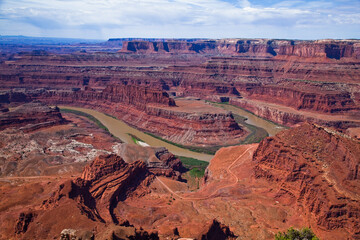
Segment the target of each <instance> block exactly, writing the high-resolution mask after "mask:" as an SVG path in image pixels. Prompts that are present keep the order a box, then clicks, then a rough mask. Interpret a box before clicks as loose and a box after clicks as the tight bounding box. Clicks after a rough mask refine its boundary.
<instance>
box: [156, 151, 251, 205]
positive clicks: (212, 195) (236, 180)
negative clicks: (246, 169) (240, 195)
mask: <svg viewBox="0 0 360 240" xmlns="http://www.w3.org/2000/svg"><path fill="white" fill-rule="evenodd" d="M253 148H255V146H251V147H249V148H248V149H247V150H246V151H245V152H243V153H242V154H241V155H240V156H239V157H237V158H236V159H235V160H234V161H233V162H232V163H231V164H230V165H229V166H228V167H227V169H226V171H227V172H228V173H229V174H230V175H232V176H233V177H234V179H235V182H234V183H232V184H229V185H225V186H222V187H219V188H217V189H215V190H214V191H213V192H212V193H211V194H210V195H208V196H207V197H199V198H192V197H183V196H181V195H179V194H177V193H176V192H174V191H173V190H172V189H171V188H170V187H169V186H167V185H166V184H165V183H164V182H163V181H162V180H161V179H160V178H158V177H156V180H158V181H159V182H160V183H161V184H162V185H163V186H164V187H165V188H166V189H167V190H168V191H169V192H170V193H172V194H173V196H175V197H177V198H179V199H182V200H190V201H192V200H206V199H209V198H212V197H214V196H215V195H216V194H217V192H218V191H219V190H221V189H224V188H228V187H232V186H235V185H236V184H237V183H238V181H239V178H238V177H237V176H236V174H235V173H233V172H232V171H231V168H232V167H233V166H234V165H235V164H236V163H238V161H239V160H241V158H243V157H244V155H245V154H246V153H249V154H250V156H251V153H250V150H252V149H253ZM245 160H246V158H244V159H242V161H241V162H240V163H238V165H241V164H243V163H244V161H245Z"/></svg>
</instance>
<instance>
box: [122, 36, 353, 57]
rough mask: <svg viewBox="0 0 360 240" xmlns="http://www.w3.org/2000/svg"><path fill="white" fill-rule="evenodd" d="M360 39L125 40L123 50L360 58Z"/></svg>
mask: <svg viewBox="0 0 360 240" xmlns="http://www.w3.org/2000/svg"><path fill="white" fill-rule="evenodd" d="M359 48H360V45H359V41H357V40H345V41H334V40H319V41H299V40H297V41H294V40H274V39H226V40H197V41H194V42H187V41H181V40H163V41H157V40H153V41H144V40H132V41H124V42H123V48H122V50H121V51H120V52H133V53H135V52H136V53H147V54H148V53H176V54H179V53H206V54H229V55H236V54H239V55H244V54H246V55H254V56H267V57H272V56H277V55H278V56H298V57H305V58H317V57H320V58H331V59H341V58H354V59H359V57H360V55H359Z"/></svg>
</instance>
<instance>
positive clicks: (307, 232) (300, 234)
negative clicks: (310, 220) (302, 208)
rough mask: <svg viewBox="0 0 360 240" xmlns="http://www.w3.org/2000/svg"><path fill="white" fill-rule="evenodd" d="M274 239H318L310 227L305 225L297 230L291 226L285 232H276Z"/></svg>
mask: <svg viewBox="0 0 360 240" xmlns="http://www.w3.org/2000/svg"><path fill="white" fill-rule="evenodd" d="M275 240H319V238H318V237H316V236H315V234H314V233H313V232H312V230H311V229H310V228H307V227H305V228H302V229H301V230H297V229H294V228H292V227H291V228H289V229H288V230H287V232H286V233H285V232H278V233H277V234H276V235H275Z"/></svg>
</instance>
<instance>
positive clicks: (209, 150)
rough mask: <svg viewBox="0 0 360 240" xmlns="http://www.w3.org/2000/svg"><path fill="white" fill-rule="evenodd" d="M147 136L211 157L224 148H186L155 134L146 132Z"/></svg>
mask: <svg viewBox="0 0 360 240" xmlns="http://www.w3.org/2000/svg"><path fill="white" fill-rule="evenodd" d="M144 133H145V134H147V135H149V136H151V137H153V138H157V139H159V140H161V141H163V142H166V143H169V144H171V145H174V146H176V147H179V148H183V149H188V150H190V151H193V152H197V153H206V154H210V155H214V154H215V153H216V151H217V150H219V149H220V148H222V147H224V146H214V147H194V146H185V145H182V144H178V143H175V142H172V141H169V140H166V139H164V138H162V137H159V136H157V135H155V134H152V133H149V132H144Z"/></svg>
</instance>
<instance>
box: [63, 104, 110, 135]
mask: <svg viewBox="0 0 360 240" xmlns="http://www.w3.org/2000/svg"><path fill="white" fill-rule="evenodd" d="M60 111H61V112H64V113H72V114H76V115H78V116H83V117H86V118H88V119H89V120H91V121H93V122H94V123H95V124H96V125H97V126H98V127H99V128H101V129H104V130H105V131H107V132H109V129H108V128H107V127H105V126H104V125H103V124H102V123H101V122H100V121H99V120H98V119H97V118H95V117H93V116H91V115H90V114H87V113H84V112H81V111H77V110H73V109H68V108H61V109H60Z"/></svg>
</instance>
